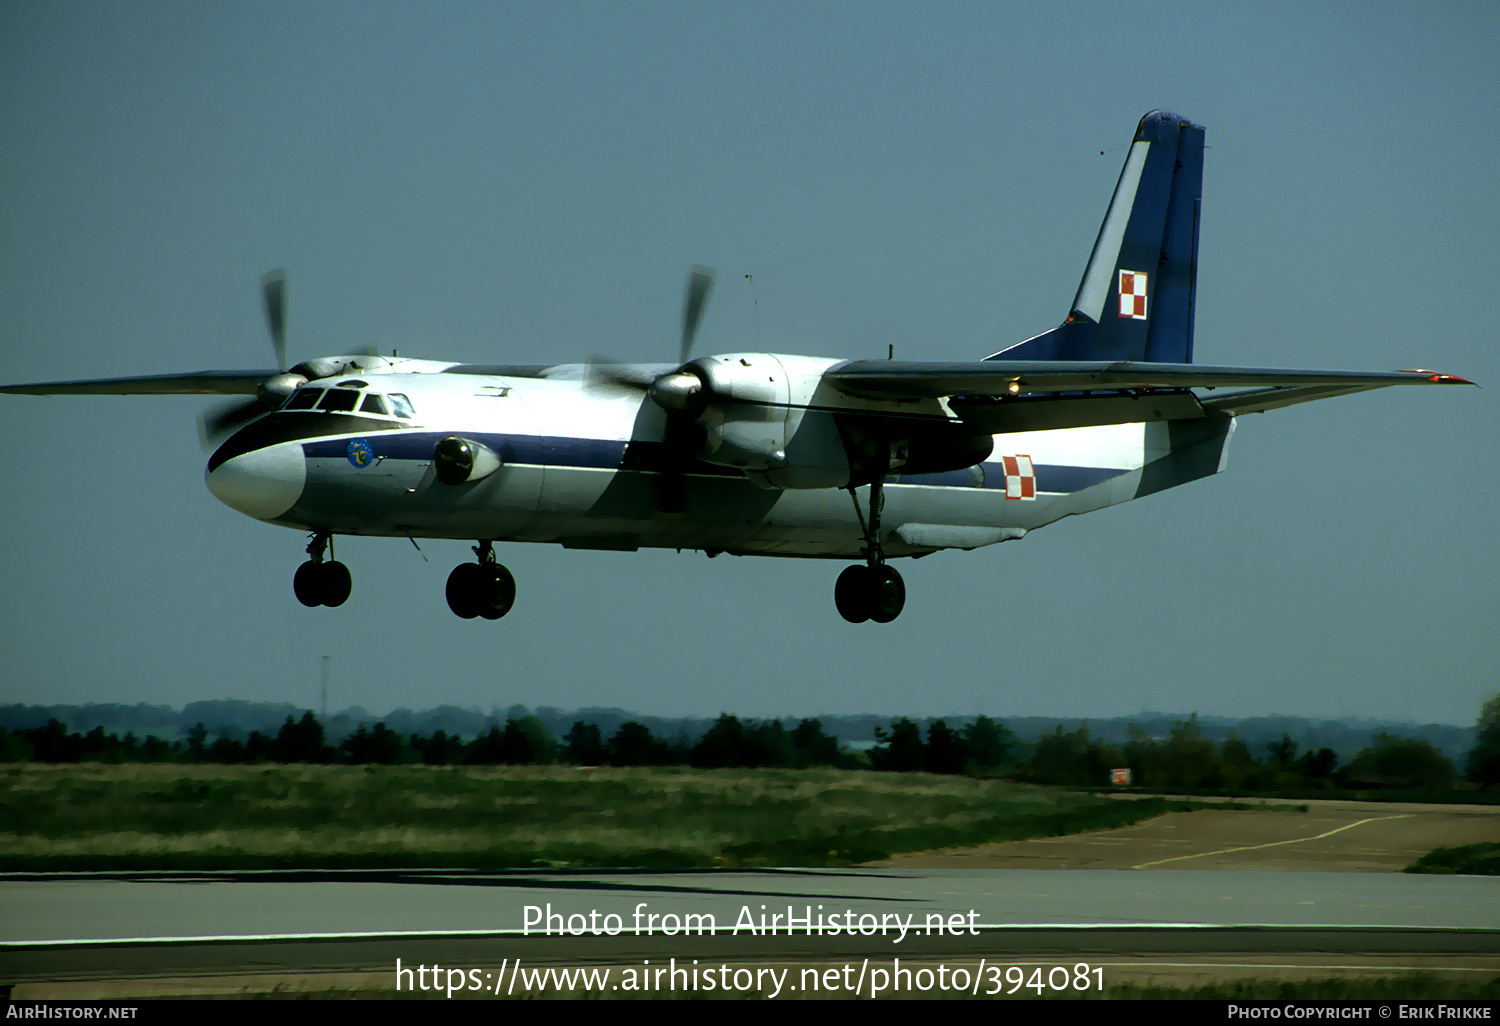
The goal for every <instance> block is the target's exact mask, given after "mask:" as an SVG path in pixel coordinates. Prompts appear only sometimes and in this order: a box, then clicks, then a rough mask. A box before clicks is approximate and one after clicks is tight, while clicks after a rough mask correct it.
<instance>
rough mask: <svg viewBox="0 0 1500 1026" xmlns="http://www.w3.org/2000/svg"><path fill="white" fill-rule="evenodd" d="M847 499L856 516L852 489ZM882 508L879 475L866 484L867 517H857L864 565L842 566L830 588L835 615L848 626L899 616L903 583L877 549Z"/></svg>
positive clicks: (856, 501) (856, 500) (882, 480)
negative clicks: (862, 538)
mask: <svg viewBox="0 0 1500 1026" xmlns="http://www.w3.org/2000/svg"><path fill="white" fill-rule="evenodd" d="M849 497H850V498H851V499H853V500H854V512H855V513H856V514H858V513H859V511H860V510H859V497H858V496H857V495H856V494H855V492H854V489H853V487H851V488H850V489H849ZM884 505H885V476H884V475H883V474H882V475H879V476H877V477H876V478H875V480H874V481H872V482H870V517H869V519H868V520H866V519H865V518H864V517H862V516H861V517H860V525H861V526H862V527H863V528H864V531H865V562H864V564H863V565H861V564H859V563H856V564H855V565H853V566H846V567H844V571H843V573H841V574H839V579H838V582H837V583H835V584H834V586H833V603H834V605H836V606H837V607H838V610H839V615H840V616H842V617H843V618H844V619H845V620H848V621H849V622H850V623H864V622H865V621H866V620H874V621H875V622H876V623H890V622H891V621H892V620H894V619H896V617H898V616H900V615H901V610H902V608H904V607H905V605H906V582H905V581H903V580H901V575H900V574H899V573H897V572H896V568H895V567H892V566H887V565H886V562H885V553H884V552H883V551H882V550H881V547H880V511H881V507H883V506H884Z"/></svg>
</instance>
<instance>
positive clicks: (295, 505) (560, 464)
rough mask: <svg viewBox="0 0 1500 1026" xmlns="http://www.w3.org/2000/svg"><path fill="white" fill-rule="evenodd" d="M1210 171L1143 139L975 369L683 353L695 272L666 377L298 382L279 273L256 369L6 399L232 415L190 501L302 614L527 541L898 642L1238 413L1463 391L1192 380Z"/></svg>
mask: <svg viewBox="0 0 1500 1026" xmlns="http://www.w3.org/2000/svg"><path fill="white" fill-rule="evenodd" d="M1203 148H1204V129H1203V127H1202V126H1200V125H1197V124H1194V123H1193V122H1191V121H1189V120H1187V119H1185V118H1182V117H1179V116H1178V115H1176V114H1171V113H1168V112H1166V111H1160V110H1156V111H1151V112H1149V113H1148V114H1146V115H1145V116H1144V117H1142V118H1141V120H1140V122H1139V123H1138V125H1137V126H1136V130H1135V134H1134V136H1133V138H1132V141H1131V145H1130V148H1129V151H1128V153H1127V155H1126V158H1125V164H1124V168H1123V169H1122V171H1121V173H1120V177H1119V180H1118V182H1117V184H1116V186H1115V191H1114V195H1113V197H1112V199H1111V201H1110V204H1109V207H1108V209H1107V212H1106V214H1105V217H1104V221H1103V224H1102V225H1101V227H1100V229H1099V235H1098V238H1097V240H1096V241H1095V243H1094V248H1093V251H1092V253H1091V254H1090V256H1089V260H1088V263H1087V265H1086V267H1085V270H1084V274H1083V278H1082V281H1081V282H1080V283H1079V285H1078V289H1077V292H1076V293H1075V295H1074V298H1073V302H1072V306H1071V307H1070V308H1069V312H1068V315H1067V317H1066V319H1065V320H1064V321H1063V322H1062V323H1061V324H1059V325H1058V326H1057V327H1055V328H1053V329H1051V330H1050V331H1046V332H1043V333H1042V334H1040V335H1036V336H1035V337H1032V338H1029V339H1026V340H1025V341H1022V342H1020V343H1018V344H1016V345H1013V346H1010V347H1009V348H1007V349H1004V350H1001V351H1000V352H997V353H994V354H992V355H990V356H987V357H984V358H983V359H980V360H975V361H972V362H915V361H898V360H894V359H885V360H880V359H858V360H845V359H832V358H825V357H816V356H797V355H787V354H777V353H726V354H722V355H713V356H700V357H696V358H695V357H693V356H692V348H693V343H694V340H695V336H696V335H697V331H698V326H699V323H700V321H701V319H702V316H703V311H704V309H705V305H706V303H707V300H708V298H709V295H710V293H711V291H712V286H713V280H714V277H713V272H712V271H710V270H709V269H708V268H704V267H695V268H693V270H692V271H691V272H690V273H689V276H688V284H687V289H686V295H685V300H684V305H683V318H682V332H681V342H680V349H679V353H678V359H677V362H676V363H672V364H654V365H643V364H629V365H626V364H613V363H610V362H608V361H604V360H600V359H595V360H591V361H588V362H584V363H571V364H559V365H555V366H534V365H483V364H465V363H451V362H442V361H436V360H426V359H412V358H403V357H399V356H396V355H392V356H389V357H386V356H380V355H376V354H374V353H363V354H361V353H353V354H344V355H341V356H330V357H320V358H316V359H311V360H307V361H304V362H301V363H298V364H296V365H294V366H290V367H289V366H288V363H287V357H286V308H287V284H286V282H287V279H286V275H285V273H284V272H282V271H273V272H271V273H269V274H267V275H266V276H265V278H264V279H263V280H262V294H263V300H264V304H265V310H266V317H267V322H268V325H269V328H270V335H271V341H272V347H273V349H274V351H275V354H276V362H277V366H276V368H274V369H265V370H245V371H232V370H231V371H197V372H192V373H179V374H164V375H149V376H142V377H128V378H111V379H95V380H85V381H65V382H44V383H38V384H29V385H11V386H6V387H3V388H0V392H7V393H14V394H30V395H58V394H115V395H124V394H155V395H162V394H218V395H241V396H249V397H250V398H247V399H242V400H238V401H236V402H233V403H231V404H229V405H228V406H225V407H221V408H219V409H217V410H215V411H211V412H210V413H209V414H206V415H205V416H204V417H203V419H202V426H203V429H204V432H205V434H206V436H208V437H210V438H213V439H215V441H214V445H213V451H212V455H211V456H210V457H209V459H208V465H207V468H206V470H205V478H206V482H207V485H208V488H209V490H210V491H211V492H212V493H213V494H214V495H215V496H216V497H218V498H219V499H220V501H222V502H224V503H225V504H226V505H228V506H230V507H231V508H233V509H235V510H237V511H239V512H241V513H244V514H245V515H246V516H249V517H253V518H255V519H257V520H261V521H264V522H266V523H270V524H277V525H280V526H283V527H290V528H293V529H296V530H299V531H307V532H310V533H311V540H310V542H309V544H308V545H307V548H306V552H307V557H308V558H307V560H306V561H305V562H303V563H302V564H301V565H300V566H299V567H298V568H297V571H296V573H295V575H294V578H293V590H294V592H295V594H296V597H297V599H298V600H299V601H301V602H302V603H303V604H304V605H306V606H309V607H318V606H327V607H334V606H339V605H342V604H343V603H344V602H345V601H346V600H347V599H348V597H349V595H350V591H351V587H352V584H351V575H350V572H349V570H348V568H347V567H346V566H345V565H344V564H342V563H340V562H338V561H337V560H336V559H335V558H332V557H333V555H334V552H333V539H334V537H335V536H336V535H376V536H384V537H394V538H409V539H411V540H412V542H413V543H414V544H415V542H416V539H418V538H445V539H460V540H473V541H474V542H475V543H476V544H475V545H474V555H475V560H474V562H471V563H463V564H460V565H459V566H457V567H456V568H454V570H453V571H452V573H451V574H450V575H449V577H448V581H447V587H446V597H447V601H448V605H449V607H450V608H451V609H452V611H453V612H454V613H455V614H457V615H458V616H460V617H463V618H465V619H475V618H483V619H488V620H497V619H499V618H501V617H503V616H505V615H506V614H507V613H508V612H509V611H510V610H511V608H512V606H513V604H514V602H515V597H516V585H515V580H514V578H513V577H512V575H511V573H510V571H508V570H507V569H506V568H505V567H504V566H503V565H502V564H501V563H500V562H499V561H498V560H497V558H496V554H495V546H496V544H497V543H501V542H541V543H553V544H560V545H562V546H563V547H565V548H574V549H610V550H626V551H636V550H639V549H641V548H674V549H678V550H679V551H680V550H684V549H688V550H698V551H702V552H705V553H706V554H707V555H709V556H717V555H719V554H720V553H731V554H735V555H759V556H783V557H806V558H818V559H836V560H844V561H852V562H850V565H848V566H846V567H845V568H844V569H843V571H842V572H841V573H840V574H839V575H838V577H837V580H836V582H835V585H834V604H835V606H836V608H837V610H838V612H839V613H840V615H841V616H842V617H843V618H844V619H845V620H847V621H849V622H851V623H862V622H866V621H873V622H877V623H889V622H891V621H893V620H895V619H896V617H897V616H899V615H900V613H901V611H902V609H903V608H904V606H905V602H906V586H905V583H904V580H903V578H902V576H901V574H900V572H899V571H898V570H897V569H896V568H895V567H894V566H892V565H891V561H892V560H895V559H898V558H903V557H912V558H920V557H923V556H926V555H930V554H932V553H934V552H940V551H943V550H948V549H961V550H966V551H967V550H972V549H977V548H981V547H984V546H988V545H992V544H996V543H999V542H1005V541H1015V540H1018V539H1020V538H1023V537H1024V536H1026V535H1027V534H1028V533H1029V532H1031V531H1034V530H1036V529H1037V528H1040V527H1043V526H1046V525H1047V524H1051V523H1055V522H1056V521H1058V520H1060V519H1062V518H1063V517H1067V516H1072V515H1075V514H1079V513H1086V512H1090V511H1093V510H1097V509H1102V508H1104V507H1106V506H1111V505H1114V504H1116V503H1121V502H1128V501H1129V500H1131V499H1138V498H1141V497H1143V496H1146V495H1151V494H1154V493H1156V492H1159V491H1162V490H1164V489H1167V488H1173V487H1176V486H1178V485H1182V484H1186V483H1188V482H1190V481H1195V480H1198V479H1200V478H1204V477H1208V476H1210V475H1213V474H1215V473H1218V472H1220V471H1221V470H1223V469H1224V466H1225V457H1226V454H1227V451H1228V445H1229V440H1230V437H1231V435H1232V434H1233V432H1234V428H1235V424H1236V421H1237V418H1238V417H1239V416H1241V415H1244V414H1248V413H1260V412H1264V411H1267V410H1273V409H1280V408H1282V407H1286V406H1292V405H1295V404H1298V403H1304V402H1310V401H1313V400H1317V399H1324V398H1328V397H1331V396H1337V395H1348V394H1352V393H1355V392H1363V391H1368V390H1371V389H1376V388H1385V387H1388V386H1393V385H1432V384H1472V382H1470V381H1468V380H1466V379H1464V378H1461V377H1458V376H1456V375H1451V374H1441V373H1435V372H1432V371H1425V370H1407V371H1385V372H1358V371H1328V370H1277V369H1259V368H1243V367H1215V366H1205V365H1201V364H1195V363H1193V342H1194V339H1193V323H1194V310H1195V304H1196V292H1197V265H1198V226H1199V216H1200V208H1201V203H1202V181H1203ZM888 355H889V354H888ZM1221 389H1232V391H1228V392H1224V393H1221V392H1220V390H1221Z"/></svg>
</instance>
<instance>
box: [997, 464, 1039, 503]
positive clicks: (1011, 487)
mask: <svg viewBox="0 0 1500 1026" xmlns="http://www.w3.org/2000/svg"><path fill="white" fill-rule="evenodd" d="M1000 462H1001V463H1002V464H1003V465H1004V466H1005V497H1006V498H1007V499H1032V500H1035V499H1036V470H1035V468H1033V467H1032V465H1031V457H1030V456H1002V457H1000Z"/></svg>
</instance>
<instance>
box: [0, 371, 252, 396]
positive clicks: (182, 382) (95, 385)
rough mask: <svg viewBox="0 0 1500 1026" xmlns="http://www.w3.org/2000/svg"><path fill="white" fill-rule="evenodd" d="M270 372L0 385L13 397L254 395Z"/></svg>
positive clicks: (172, 375) (236, 372) (193, 372)
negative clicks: (13, 395)
mask: <svg viewBox="0 0 1500 1026" xmlns="http://www.w3.org/2000/svg"><path fill="white" fill-rule="evenodd" d="M279 373H281V372H280V371H278V370H276V369H274V368H273V369H271V370H238V371H236V370H204V371H189V372H188V373H185V374H146V375H142V376H140V377H134V378H90V379H88V380H85V381H42V382H38V383H36V384H32V385H0V392H10V393H12V394H15V395H254V394H255V390H256V388H257V387H258V386H259V385H260V383H261V382H262V381H265V380H266V379H267V378H271V377H275V376H276V375H277V374H279Z"/></svg>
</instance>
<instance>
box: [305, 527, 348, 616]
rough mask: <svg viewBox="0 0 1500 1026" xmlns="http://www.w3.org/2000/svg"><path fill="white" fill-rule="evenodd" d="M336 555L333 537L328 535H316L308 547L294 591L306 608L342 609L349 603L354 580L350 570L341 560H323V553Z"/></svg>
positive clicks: (321, 533) (322, 532)
mask: <svg viewBox="0 0 1500 1026" xmlns="http://www.w3.org/2000/svg"><path fill="white" fill-rule="evenodd" d="M325 551H327V552H328V553H329V554H330V555H331V554H332V551H333V536H332V535H330V534H328V533H327V532H324V531H319V532H318V533H316V534H314V535H313V538H312V541H311V542H309V543H308V546H307V556H308V559H307V562H306V563H303V564H302V565H301V566H299V567H298V568H297V573H296V575H295V576H294V577H293V578H292V591H294V592H295V593H296V595H297V601H298V602H301V603H302V604H303V605H304V606H341V605H343V604H344V603H345V602H347V601H348V600H349V591H350V589H351V588H352V587H353V585H354V580H353V578H352V577H350V576H349V568H348V567H347V566H345V565H344V564H343V563H340V562H339V561H338V560H335V559H330V560H328V561H327V562H324V560H323V553H324V552H325Z"/></svg>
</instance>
